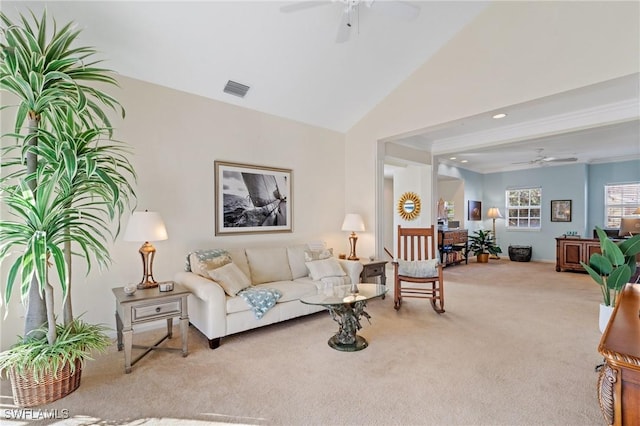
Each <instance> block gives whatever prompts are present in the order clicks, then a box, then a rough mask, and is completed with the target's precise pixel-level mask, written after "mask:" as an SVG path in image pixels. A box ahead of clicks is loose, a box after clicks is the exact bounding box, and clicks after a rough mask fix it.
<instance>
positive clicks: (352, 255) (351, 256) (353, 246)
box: [347, 232, 360, 260]
mask: <svg viewBox="0 0 640 426" xmlns="http://www.w3.org/2000/svg"><path fill="white" fill-rule="evenodd" d="M357 242H358V236H357V235H356V233H355V232H352V233H351V235H350V236H349V245H350V246H351V253H349V257H347V260H360V258H359V257H358V256H356V243H357Z"/></svg>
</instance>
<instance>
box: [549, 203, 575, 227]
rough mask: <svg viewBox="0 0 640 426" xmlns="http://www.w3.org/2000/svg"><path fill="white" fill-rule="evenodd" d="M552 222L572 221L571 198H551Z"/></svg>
mask: <svg viewBox="0 0 640 426" xmlns="http://www.w3.org/2000/svg"><path fill="white" fill-rule="evenodd" d="M551 222H571V200H551Z"/></svg>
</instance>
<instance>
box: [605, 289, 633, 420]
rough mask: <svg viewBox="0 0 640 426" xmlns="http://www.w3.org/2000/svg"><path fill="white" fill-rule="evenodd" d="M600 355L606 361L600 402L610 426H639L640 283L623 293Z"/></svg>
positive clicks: (610, 321)
mask: <svg viewBox="0 0 640 426" xmlns="http://www.w3.org/2000/svg"><path fill="white" fill-rule="evenodd" d="M598 352H600V353H601V354H602V356H604V359H605V364H604V366H603V368H602V370H601V371H600V377H599V378H598V400H599V403H600V409H601V410H602V414H603V415H604V418H605V420H606V422H607V424H609V425H616V426H631V425H640V284H627V286H626V287H625V289H624V290H623V292H622V295H621V296H620V299H618V303H617V305H616V308H615V310H614V311H613V314H612V315H611V319H610V320H609V324H608V325H607V328H606V330H605V331H604V333H603V335H602V339H601V340H600V345H599V346H598Z"/></svg>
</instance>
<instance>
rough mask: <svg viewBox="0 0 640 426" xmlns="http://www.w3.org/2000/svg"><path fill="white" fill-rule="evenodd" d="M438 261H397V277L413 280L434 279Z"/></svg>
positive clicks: (436, 273)
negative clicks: (412, 278) (402, 276)
mask: <svg viewBox="0 0 640 426" xmlns="http://www.w3.org/2000/svg"><path fill="white" fill-rule="evenodd" d="M438 263H439V262H438V259H430V260H413V261H407V260H402V259H398V275H404V276H406V277H414V278H426V277H435V276H437V275H438V271H437V270H436V267H437V266H438Z"/></svg>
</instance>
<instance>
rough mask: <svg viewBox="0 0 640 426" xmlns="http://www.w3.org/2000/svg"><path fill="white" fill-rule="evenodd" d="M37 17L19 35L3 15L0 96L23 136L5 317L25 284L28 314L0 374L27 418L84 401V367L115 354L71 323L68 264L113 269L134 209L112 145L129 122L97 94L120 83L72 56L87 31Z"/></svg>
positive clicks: (12, 158)
mask: <svg viewBox="0 0 640 426" xmlns="http://www.w3.org/2000/svg"><path fill="white" fill-rule="evenodd" d="M30 17H31V19H29V18H26V17H24V16H22V15H21V16H20V21H19V23H14V22H12V21H11V20H10V19H9V18H8V17H7V16H6V15H5V14H4V13H0V36H1V37H2V38H1V39H0V89H1V90H2V91H5V92H9V93H11V94H12V95H13V97H14V98H15V99H17V101H16V104H15V105H14V111H15V124H14V126H13V127H14V131H13V132H12V133H10V134H3V135H2V138H1V142H2V145H1V151H0V154H1V155H0V169H1V170H2V175H0V199H1V200H2V202H3V204H5V205H6V208H7V211H8V214H9V215H10V217H11V219H9V220H4V218H3V220H2V221H1V222H0V261H10V262H12V263H11V266H10V267H9V270H8V274H7V280H6V283H5V292H4V299H5V300H4V302H5V306H7V304H8V303H9V301H10V298H11V295H12V293H13V290H14V285H15V283H16V281H17V282H18V284H19V286H18V287H19V293H20V296H21V299H22V300H23V302H25V304H26V308H27V309H26V314H25V329H24V330H25V331H24V336H23V337H22V338H20V339H19V341H18V343H17V344H16V345H14V346H13V347H11V348H10V349H8V350H6V351H4V352H2V353H0V371H2V372H7V373H8V374H9V376H10V377H11V379H12V387H13V394H14V402H15V403H16V404H17V405H19V406H35V405H41V404H46V403H49V402H51V401H53V400H55V399H59V398H61V397H63V396H65V395H66V394H68V393H70V392H72V391H73V390H75V389H76V388H77V386H78V385H79V383H80V379H79V374H80V372H81V367H82V362H83V360H84V359H86V358H87V357H88V356H89V354H90V352H91V351H92V350H101V349H104V348H106V346H107V345H108V344H109V339H108V338H107V336H106V334H105V333H104V329H103V327H101V326H94V325H89V324H86V323H84V322H83V321H80V320H79V319H78V318H74V315H73V309H72V303H71V284H72V279H71V258H72V255H74V254H75V255H77V256H79V257H80V258H82V259H83V260H84V262H85V263H86V266H87V270H88V271H89V270H90V269H91V265H92V263H93V262H97V263H98V265H99V266H101V267H104V266H106V265H108V263H109V261H110V255H109V251H108V249H107V246H106V242H107V238H109V237H115V236H116V235H117V232H118V230H119V226H118V225H119V221H120V217H121V215H122V213H123V212H124V211H125V209H127V208H128V206H129V203H130V201H131V199H132V198H133V197H135V194H134V191H133V188H132V186H131V183H130V182H131V181H134V180H135V173H134V170H133V168H132V166H131V164H130V163H129V161H128V159H127V156H128V155H129V151H128V149H127V146H126V145H125V144H123V143H121V142H117V141H114V140H112V138H111V136H112V128H111V124H110V122H109V120H108V116H107V110H109V109H113V110H116V111H117V110H118V109H120V110H121V111H122V113H123V116H124V111H123V110H122V108H121V107H120V105H119V103H118V102H117V101H116V100H115V99H114V98H113V97H112V96H110V95H109V94H107V93H106V92H104V91H102V90H100V89H98V88H96V86H98V85H103V86H104V85H107V86H108V85H116V84H117V82H116V80H115V79H114V77H113V76H112V75H111V74H112V72H111V71H109V70H107V69H103V68H99V67H97V66H96V65H97V64H98V63H99V61H96V60H94V59H93V55H94V54H95V51H94V50H93V49H92V48H89V47H76V46H74V43H75V41H76V38H77V36H78V34H79V31H78V30H76V29H74V27H73V25H72V24H71V23H70V24H67V25H64V26H63V27H61V28H58V27H57V26H56V25H55V21H53V30H52V31H49V29H50V28H51V27H50V26H48V24H49V22H48V21H49V20H48V18H47V15H46V12H43V14H42V16H41V17H40V18H37V17H36V16H35V15H34V14H31V15H30ZM96 83H98V84H96ZM3 114H6V116H8V114H7V110H5V111H3ZM113 228H115V229H113ZM72 244H73V247H74V250H73V251H72V249H71V247H72ZM52 269H53V270H55V274H53V276H51V274H50V270H52ZM52 282H53V283H54V284H52ZM54 285H55V286H56V288H58V289H59V291H60V292H61V296H62V300H63V306H62V314H63V315H62V323H58V322H57V318H58V316H57V315H56V313H57V312H56V309H55V306H54V291H55V288H54ZM63 378H64V379H65V380H67V381H66V382H65V383H62V384H61V382H60V380H62V379H63ZM51 387H54V388H55V389H56V391H54V392H51V389H50V388H51ZM25 389H26V390H25ZM60 389H62V391H60Z"/></svg>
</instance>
